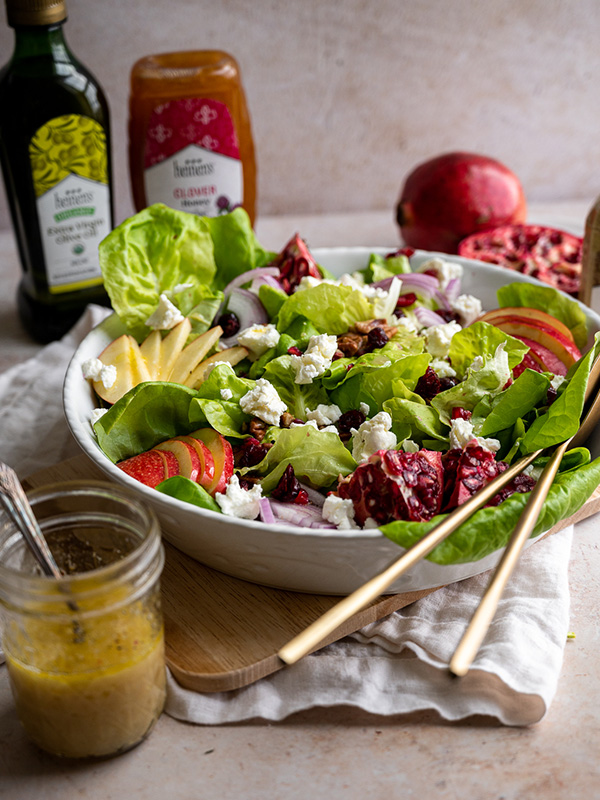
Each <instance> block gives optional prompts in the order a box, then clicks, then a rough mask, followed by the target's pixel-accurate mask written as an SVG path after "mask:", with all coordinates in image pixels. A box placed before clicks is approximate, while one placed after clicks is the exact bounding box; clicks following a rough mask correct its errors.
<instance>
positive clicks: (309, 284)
mask: <svg viewBox="0 0 600 800" xmlns="http://www.w3.org/2000/svg"><path fill="white" fill-rule="evenodd" d="M320 283H323V281H322V280H321V279H320V278H313V276H312V275H304V276H303V277H302V278H300V283H299V284H298V286H296V291H297V292H301V291H303V290H304V289H312V288H313V287H314V286H318V285H319V284H320ZM327 283H333V281H327Z"/></svg>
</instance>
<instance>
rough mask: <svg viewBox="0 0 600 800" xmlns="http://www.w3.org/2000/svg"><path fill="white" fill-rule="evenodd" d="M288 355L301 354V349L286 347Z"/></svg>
mask: <svg viewBox="0 0 600 800" xmlns="http://www.w3.org/2000/svg"><path fill="white" fill-rule="evenodd" d="M288 355H290V356H301V355H302V350H300V348H299V347H288Z"/></svg>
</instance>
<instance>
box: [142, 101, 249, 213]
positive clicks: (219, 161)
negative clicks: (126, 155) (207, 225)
mask: <svg viewBox="0 0 600 800" xmlns="http://www.w3.org/2000/svg"><path fill="white" fill-rule="evenodd" d="M144 182H145V187H146V198H147V202H148V205H151V204H152V203H164V204H165V205H167V206H170V207H171V208H175V209H178V210H179V211H187V212H189V213H191V214H198V215H200V216H206V217H215V216H217V215H218V214H225V213H227V212H228V211H231V210H232V209H233V208H235V207H236V206H238V205H240V204H241V202H242V197H243V190H244V179H243V171H242V162H241V160H240V151H239V145H238V138H237V134H236V131H235V127H234V125H233V120H232V118H231V114H230V112H229V109H228V108H227V106H226V105H225V104H224V103H220V102H218V101H216V100H210V99H206V98H202V97H194V98H186V99H185V100H173V101H171V102H168V103H164V104H162V105H160V106H157V107H156V108H155V109H154V110H153V112H152V114H151V116H150V120H149V123H148V129H147V134H146V146H145V152H144Z"/></svg>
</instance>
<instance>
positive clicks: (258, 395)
mask: <svg viewBox="0 0 600 800" xmlns="http://www.w3.org/2000/svg"><path fill="white" fill-rule="evenodd" d="M240 406H241V409H242V411H243V412H244V413H245V414H250V415H251V416H254V417H258V418H259V419H262V421H263V422H266V423H267V425H279V418H280V417H281V415H282V414H283V413H284V411H287V406H286V404H285V403H284V402H283V400H282V399H281V398H280V397H279V395H278V394H277V389H276V388H275V387H274V386H273V384H272V383H270V382H269V381H267V380H265V378H259V379H258V380H257V381H256V386H255V387H254V389H251V390H250V391H249V392H247V393H246V394H245V395H244V396H243V397H242V399H241V400H240Z"/></svg>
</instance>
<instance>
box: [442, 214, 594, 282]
mask: <svg viewBox="0 0 600 800" xmlns="http://www.w3.org/2000/svg"><path fill="white" fill-rule="evenodd" d="M582 250H583V239H581V238H580V237H578V236H573V234H571V233H567V232H566V231H561V230H558V229H557V228H548V227H545V226H543V225H503V226H501V227H498V228H494V229H493V230H488V231H482V232H481V233H474V234H472V235H471V236H467V237H466V238H465V239H463V240H462V242H460V244H459V245H458V254H459V255H461V256H464V257H466V258H476V259H478V260H479V261H486V262H487V263H489V264H499V265H500V266H502V267H507V268H508V269H514V270H516V271H517V272H522V273H523V274H524V275H531V276H532V277H533V278H537V279H538V280H540V281H543V282H544V283H548V284H550V286H554V287H555V288H556V289H561V290H562V291H563V292H566V293H567V294H571V295H574V296H576V295H577V292H578V291H579V284H580V282H581V256H582Z"/></svg>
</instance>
